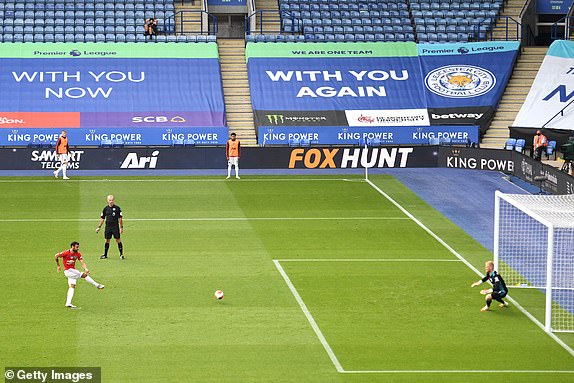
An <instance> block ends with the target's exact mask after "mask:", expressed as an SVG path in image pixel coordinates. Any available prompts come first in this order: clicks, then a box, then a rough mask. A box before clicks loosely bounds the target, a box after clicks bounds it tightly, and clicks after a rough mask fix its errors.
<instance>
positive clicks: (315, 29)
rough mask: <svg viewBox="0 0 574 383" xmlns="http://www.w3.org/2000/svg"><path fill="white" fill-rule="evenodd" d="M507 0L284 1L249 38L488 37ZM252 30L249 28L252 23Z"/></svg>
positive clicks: (433, 40)
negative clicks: (275, 23)
mask: <svg viewBox="0 0 574 383" xmlns="http://www.w3.org/2000/svg"><path fill="white" fill-rule="evenodd" d="M503 4H504V0H481V1H470V0H448V1H447V0H444V1H434V0H410V1H407V0H295V1H293V0H279V9H278V10H273V9H265V10H260V11H258V12H257V13H258V14H259V15H258V18H259V19H260V20H265V19H268V20H273V24H274V21H275V19H274V18H272V17H271V16H270V15H269V14H270V13H278V14H279V20H280V22H279V24H278V26H277V27H276V28H275V27H274V28H269V27H266V26H265V25H264V23H263V24H262V23H261V22H260V21H258V22H257V24H258V25H257V28H256V30H255V31H254V33H252V34H251V35H249V34H248V36H247V41H250V42H295V41H307V42H322V41H331V42H336V41H417V42H428V43H442V42H466V41H481V40H486V39H487V38H488V37H489V36H490V34H491V33H492V31H493V28H494V26H495V23H496V20H497V17H498V16H499V15H500V11H501V10H502V9H503ZM272 29H276V30H272ZM248 30H249V27H248Z"/></svg>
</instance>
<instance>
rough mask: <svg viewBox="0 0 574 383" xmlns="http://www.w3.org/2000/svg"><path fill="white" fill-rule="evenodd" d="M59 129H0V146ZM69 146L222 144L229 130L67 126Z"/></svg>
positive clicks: (41, 139) (46, 139)
mask: <svg viewBox="0 0 574 383" xmlns="http://www.w3.org/2000/svg"><path fill="white" fill-rule="evenodd" d="M60 132H61V129H34V128H25V129H0V146H25V145H28V144H32V143H51V144H52V145H54V144H55V143H56V141H57V140H58V137H59V135H60ZM67 133H68V139H69V143H70V146H98V145H100V143H101V142H102V141H104V140H120V141H122V142H123V143H124V144H125V145H143V146H153V145H171V144H172V143H173V142H174V141H176V140H193V141H195V145H225V143H226V142H227V138H228V129H227V128H223V127H219V128H218V127H210V128H205V127H204V128H133V129H126V128H124V129H111V128H103V129H84V128H76V129H68V130H67Z"/></svg>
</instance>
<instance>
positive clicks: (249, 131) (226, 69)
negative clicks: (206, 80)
mask: <svg viewBox="0 0 574 383" xmlns="http://www.w3.org/2000/svg"><path fill="white" fill-rule="evenodd" d="M217 45H218V47H219V62H220V65H221V78H222V81H223V97H224V99H225V111H226V115H227V125H228V126H229V132H230V133H231V132H235V133H237V136H238V138H239V139H240V140H241V142H242V144H243V145H246V146H256V145H257V136H256V133H255V125H254V123H253V108H252V107H251V96H250V93H249V83H248V81H247V62H246V60H245V41H244V40H242V39H218V40H217Z"/></svg>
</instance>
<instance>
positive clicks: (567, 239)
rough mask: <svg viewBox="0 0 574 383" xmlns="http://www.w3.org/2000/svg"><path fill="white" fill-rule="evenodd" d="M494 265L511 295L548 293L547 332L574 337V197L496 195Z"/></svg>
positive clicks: (545, 323) (499, 193) (546, 304)
mask: <svg viewBox="0 0 574 383" xmlns="http://www.w3.org/2000/svg"><path fill="white" fill-rule="evenodd" d="M494 262H495V267H496V269H497V270H498V272H499V273H500V274H501V275H502V277H503V278H504V280H505V281H506V284H507V285H508V287H509V288H510V289H515V288H522V289H537V290H539V291H542V292H544V293H545V318H544V328H545V331H546V332H551V331H552V332H574V195H520V194H504V193H501V192H499V191H497V192H496V193H495V215H494Z"/></svg>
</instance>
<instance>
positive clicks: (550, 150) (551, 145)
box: [546, 141, 556, 160]
mask: <svg viewBox="0 0 574 383" xmlns="http://www.w3.org/2000/svg"><path fill="white" fill-rule="evenodd" d="M552 154H554V160H556V141H548V145H547V146H546V158H547V159H550V156H551V155H552Z"/></svg>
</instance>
